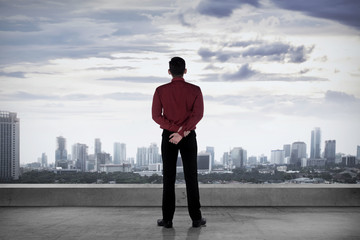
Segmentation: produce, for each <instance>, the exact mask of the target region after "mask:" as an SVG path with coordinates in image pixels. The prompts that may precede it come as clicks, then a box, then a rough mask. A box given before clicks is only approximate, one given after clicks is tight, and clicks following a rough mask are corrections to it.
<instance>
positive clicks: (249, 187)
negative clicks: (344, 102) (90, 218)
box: [0, 184, 360, 207]
mask: <svg viewBox="0 0 360 240" xmlns="http://www.w3.org/2000/svg"><path fill="white" fill-rule="evenodd" d="M161 198H162V185H161V184H104V185H96V184H0V206H2V207H12V206H14V207H15V206H16V207H19V206H28V207H35V206H41V207H45V206H49V207H54V206H56V207H65V206H67V207H70V206H74V207H75V206H83V207H90V206H93V207H102V206H119V207H140V206H151V207H158V206H161ZM200 198H201V204H202V206H206V207H242V206H249V207H285V206H286V207H289V206H294V207H299V206H304V207H320V206H324V207H359V206H360V185H351V184H349V185H348V184H336V185H329V184H309V185H307V184H298V185H297V184H294V185H292V184H289V185H287V184H269V185H257V184H224V185H217V184H209V185H207V184H206V185H200ZM176 201H177V206H187V201H186V188H185V185H182V184H181V185H176Z"/></svg>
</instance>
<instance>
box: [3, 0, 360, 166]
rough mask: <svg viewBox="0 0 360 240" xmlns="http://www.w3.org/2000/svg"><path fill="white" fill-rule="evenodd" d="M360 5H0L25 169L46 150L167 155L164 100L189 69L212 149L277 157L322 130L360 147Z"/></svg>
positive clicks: (265, 1)
mask: <svg viewBox="0 0 360 240" xmlns="http://www.w3.org/2000/svg"><path fill="white" fill-rule="evenodd" d="M359 12H360V2H359V1H352V0H346V1H345V0H341V1H340V0H317V1H287V0H242V1H241V0H223V1H217V0H181V1H180V0H178V1H176V0H170V1H169V0H143V1H141V2H140V1H133V0H120V1H114V0H93V1H73V0H71V1H70V0H64V1H50V0H49V1H40V0H27V1H24V0H11V1H9V0H0V13H1V14H0V16H1V17H0V110H2V111H11V112H17V113H18V117H19V118H20V120H21V133H20V134H21V162H22V163H26V162H34V161H36V160H37V158H38V157H39V156H41V153H42V152H45V153H47V155H48V157H49V162H53V161H54V159H55V148H56V137H57V136H60V135H62V136H64V137H65V138H66V139H67V149H68V150H69V152H70V150H71V145H72V144H74V143H78V142H79V143H85V144H87V145H88V146H89V153H93V151H94V139H95V138H101V141H102V143H103V150H104V151H106V152H109V153H111V154H112V153H113V143H114V142H123V143H126V144H127V157H135V156H136V149H137V147H142V146H146V147H147V146H149V145H150V143H152V142H155V143H157V144H158V145H159V144H160V138H161V130H160V129H159V127H158V126H157V125H156V124H155V122H153V121H152V119H151V102H152V95H153V93H154V90H155V88H156V87H157V86H159V85H161V84H164V83H166V82H168V81H170V79H171V78H170V76H169V75H168V73H167V69H168V61H169V60H170V58H171V57H173V56H181V57H183V58H184V59H185V60H186V61H187V69H188V74H186V75H185V79H186V80H187V81H189V82H192V83H194V84H197V85H198V86H200V87H201V89H202V91H203V95H204V100H205V115H204V118H203V120H202V121H201V122H200V123H199V124H198V129H197V133H198V144H199V150H204V149H205V148H206V146H214V147H215V152H216V153H215V156H216V160H220V157H221V156H222V154H223V152H225V151H229V149H231V148H233V147H243V148H244V149H246V150H247V151H248V156H259V155H261V154H265V155H268V156H269V157H270V152H271V150H275V149H282V147H283V144H291V143H293V142H295V141H304V142H306V143H307V145H308V154H309V153H310V151H309V145H310V135H311V130H312V129H313V128H314V127H320V128H321V130H322V145H323V146H322V150H323V149H324V142H325V140H330V139H335V140H336V141H337V142H336V143H337V152H343V153H346V154H355V152H356V146H357V145H360V126H359V122H360V121H359V120H360V15H359V14H358V13H359Z"/></svg>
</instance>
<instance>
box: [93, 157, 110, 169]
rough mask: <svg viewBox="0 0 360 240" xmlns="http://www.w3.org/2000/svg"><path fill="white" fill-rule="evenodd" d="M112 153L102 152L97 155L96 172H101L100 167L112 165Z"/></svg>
mask: <svg viewBox="0 0 360 240" xmlns="http://www.w3.org/2000/svg"><path fill="white" fill-rule="evenodd" d="M110 163H111V157H110V153H105V152H101V153H98V154H96V170H97V171H100V165H105V164H110Z"/></svg>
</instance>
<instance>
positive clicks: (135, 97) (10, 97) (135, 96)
mask: <svg viewBox="0 0 360 240" xmlns="http://www.w3.org/2000/svg"><path fill="white" fill-rule="evenodd" d="M151 98H152V96H151V95H149V94H143V93H137V92H130V93H129V92H113V93H108V94H102V95H96V94H83V93H77V94H67V95H47V94H34V93H30V92H24V91H19V92H16V93H12V94H2V95H1V97H0V99H1V100H3V101H14V100H15V101H37V100H45V101H55V102H61V101H94V100H101V99H112V100H116V101H150V100H151Z"/></svg>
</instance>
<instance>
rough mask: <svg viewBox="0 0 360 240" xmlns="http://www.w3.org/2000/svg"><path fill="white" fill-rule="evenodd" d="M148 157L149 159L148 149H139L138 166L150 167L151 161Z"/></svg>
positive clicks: (137, 154)
mask: <svg viewBox="0 0 360 240" xmlns="http://www.w3.org/2000/svg"><path fill="white" fill-rule="evenodd" d="M147 157H148V155H147V148H146V147H140V148H138V149H137V153H136V165H137V166H138V167H142V168H144V167H148V166H149V159H148V158H147Z"/></svg>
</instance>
